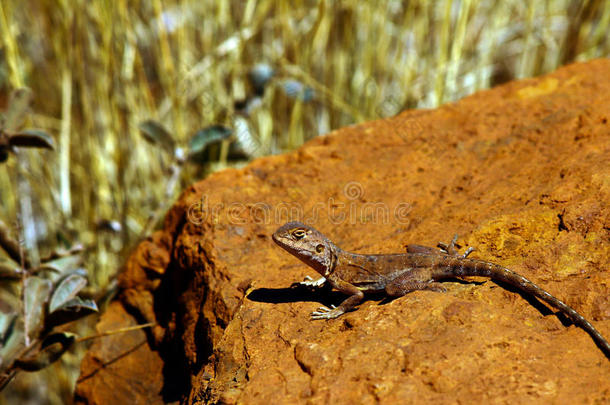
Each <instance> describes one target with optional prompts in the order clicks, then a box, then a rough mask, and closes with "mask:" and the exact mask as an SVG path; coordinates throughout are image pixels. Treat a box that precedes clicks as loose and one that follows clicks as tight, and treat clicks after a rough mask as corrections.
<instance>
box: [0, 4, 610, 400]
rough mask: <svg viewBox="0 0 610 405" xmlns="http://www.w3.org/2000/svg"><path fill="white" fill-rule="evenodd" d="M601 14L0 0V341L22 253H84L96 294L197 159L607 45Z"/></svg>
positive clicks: (18, 383)
mask: <svg viewBox="0 0 610 405" xmlns="http://www.w3.org/2000/svg"><path fill="white" fill-rule="evenodd" d="M609 23H610V5H608V2H607V1H604V0H599V1H596V0H591V1H574V0H547V1H539V2H536V1H529V2H528V1H520V0H505V1H492V0H461V1H460V0H441V1H423V0H419V1H393V0H387V1H375V2H363V1H356V0H353V1H351V0H345V1H307V0H301V1H290V2H289V1H284V0H276V1H270V0H258V1H252V0H247V1H235V0H231V1H221V2H217V1H208V0H197V1H196V0H187V1H182V2H178V1H161V0H150V1H137V0H136V1H125V0H118V1H95V2H90V1H85V0H69V1H68V0H56V1H47V0H29V1H27V0H26V1H23V0H2V1H1V2H0V110H1V111H3V112H4V119H3V120H2V127H1V129H2V133H5V134H8V135H6V136H5V139H11V140H12V142H9V143H11V145H12V146H13V147H10V148H9V147H6V146H5V147H4V149H2V142H1V139H2V138H1V136H0V160H1V162H0V236H1V234H2V233H3V232H4V234H10V235H12V237H13V238H14V239H15V240H17V241H18V244H19V246H20V247H21V249H22V250H23V251H25V252H27V254H28V257H29V261H30V262H31V263H30V266H29V267H27V268H26V267H24V266H23V263H15V258H14V257H11V255H10V254H7V253H6V252H4V251H3V250H1V249H0V309H1V310H2V313H3V315H2V316H3V318H0V349H1V348H2V343H6V342H7V341H8V335H7V332H6V331H7V330H8V329H9V328H8V327H5V326H3V325H8V324H11V325H17V326H19V325H21V323H23V321H20V318H21V317H24V316H25V317H27V313H26V312H27V311H26V310H25V309H24V308H27V305H28V304H26V303H24V301H25V300H26V296H27V294H26V293H25V292H24V285H25V280H26V278H28V277H30V276H31V275H32V273H33V271H34V270H32V269H35V270H37V271H38V273H36V274H37V277H40V278H41V279H42V278H49V279H51V280H52V282H53V283H55V284H53V285H54V286H55V287H54V288H55V289H57V283H59V282H60V281H61V280H62V277H64V278H63V279H65V275H66V274H68V273H69V272H71V271H73V270H74V269H75V268H78V269H79V271H80V272H81V273H78V274H84V272H86V273H87V279H88V286H87V287H84V288H83V289H82V291H81V292H80V294H81V296H82V297H84V298H85V299H91V300H94V301H96V302H97V305H98V306H99V307H100V310H101V311H103V309H104V305H105V303H107V301H108V300H109V299H110V298H111V297H112V296H113V294H114V292H115V291H116V275H117V273H118V272H119V270H120V268H121V265H122V264H123V263H124V262H125V259H126V257H127V255H128V253H129V251H130V250H131V249H133V247H134V246H135V244H137V242H138V241H139V240H141V239H142V238H144V237H146V236H147V235H150V233H151V232H152V231H153V230H154V229H155V228H157V227H159V226H160V222H161V221H162V219H163V214H164V213H165V211H166V210H167V209H168V208H169V206H171V204H172V202H173V201H174V200H175V199H176V198H177V196H178V195H179V193H180V191H181V190H182V189H184V188H185V187H186V186H188V185H189V184H191V183H193V182H195V181H197V180H199V179H202V178H203V177H205V176H206V175H208V174H209V173H211V172H214V171H217V170H220V169H223V168H226V167H239V166H243V165H244V164H246V163H247V162H248V161H250V160H251V159H254V158H257V157H260V156H264V155H268V154H277V153H282V152H284V151H288V150H291V149H294V148H296V147H298V146H300V145H301V144H302V143H303V142H305V141H307V140H308V139H310V138H312V137H315V136H317V135H320V134H324V133H327V132H329V131H331V130H333V129H336V128H340V127H343V126H346V125H351V124H354V123H359V122H363V121H366V120H374V119H379V118H385V117H389V116H393V115H395V114H397V113H399V112H400V111H402V110H405V109H412V108H434V107H436V106H438V105H440V104H443V103H447V102H451V101H454V100H458V99H460V98H462V97H464V96H466V95H468V94H471V93H473V92H475V91H476V90H479V89H484V88H489V87H492V86H495V85H498V84H501V83H503V82H506V81H509V80H513V79H518V78H523V77H532V76H537V75H540V74H543V73H546V72H550V71H552V70H555V69H556V68H557V67H559V66H561V65H564V64H567V63H571V62H574V61H585V60H589V59H593V58H599V57H608V56H609V55H610V41H609V39H608V38H609V28H610V24H609ZM17 89H22V90H20V91H17V92H16V90H17ZM28 100H30V101H29V104H28ZM28 106H29V107H28ZM16 110H20V111H17V112H15V111H16ZM18 113H20V114H21V115H22V119H21V120H16V119H15V116H16V115H19V114H18ZM9 118H10V119H9ZM33 129H36V131H33ZM11 134H13V137H12V138H11V137H10V135H11ZM354 141H357V140H354ZM19 146H23V147H19ZM0 239H1V238H0ZM13 256H14V255H13ZM58 257H60V258H61V257H63V258H66V257H69V258H72V259H74V258H76V259H75V261H72V262H70V263H67V264H66V263H64V262H61V263H59V264H57V263H55V262H53V261H57V258H58ZM51 262H53V263H55V264H54V265H53V266H54V268H53V269H52V271H48V273H49V275H45V274H46V273H44V272H42V270H40V269H42V268H49V267H53V266H50V265H49V263H51ZM77 262H78V263H77ZM45 266H46V267H45ZM9 315H10V316H9ZM95 319H96V316H95V315H93V316H90V317H87V318H84V319H82V320H80V321H79V322H74V323H73V324H71V325H68V326H69V328H68V329H69V330H71V331H73V332H76V333H78V334H79V335H80V336H86V335H91V334H93V333H94V330H93V326H94V324H95ZM11 322H13V323H11ZM19 322H21V323H19ZM25 324H27V320H26V321H25ZM3 328H4V329H3ZM26 332H27V331H26ZM3 334H4V335H3ZM26 335H27V333H26ZM3 339H4V341H3ZM85 349H86V345H85V344H78V345H74V346H73V347H72V348H71V349H70V350H69V351H67V352H66V353H65V354H64V355H63V356H62V357H61V359H60V360H59V361H58V362H56V363H54V364H52V365H50V366H48V367H46V368H44V369H43V370H42V371H38V372H35V373H26V372H20V373H18V374H17V375H16V377H15V378H14V379H13V381H11V382H10V383H9V384H8V386H7V387H6V388H5V389H4V390H3V391H2V392H1V393H0V403H24V404H27V403H32V404H47V403H48V404H59V403H66V402H70V401H71V398H72V392H73V389H74V385H75V382H76V379H77V378H78V371H79V362H80V359H81V358H82V355H83V353H84V350H85ZM0 353H2V352H0ZM5 354H6V353H5ZM0 360H1V359H0ZM6 362H7V359H6V358H5V360H4V363H5V364H6ZM1 363H2V361H0V365H1Z"/></svg>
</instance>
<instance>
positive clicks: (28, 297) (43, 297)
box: [23, 276, 52, 339]
mask: <svg viewBox="0 0 610 405" xmlns="http://www.w3.org/2000/svg"><path fill="white" fill-rule="evenodd" d="M51 287H52V285H51V282H50V281H49V280H46V279H44V278H40V277H36V276H31V277H28V278H26V279H25V283H24V290H23V301H24V303H23V305H24V313H25V330H26V331H27V335H28V338H29V339H35V338H36V337H37V336H38V333H39V332H40V331H41V330H42V328H43V326H44V317H45V311H44V310H45V307H46V305H45V304H46V302H47V300H48V299H49V294H50V292H51Z"/></svg>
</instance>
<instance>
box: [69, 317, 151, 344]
mask: <svg viewBox="0 0 610 405" xmlns="http://www.w3.org/2000/svg"><path fill="white" fill-rule="evenodd" d="M156 324H157V323H156V322H149V323H145V324H142V325H135V326H129V327H127V328H120V329H114V330H109V331H106V332H102V333H99V334H97V335H91V336H84V337H82V338H78V339H76V341H75V343H80V342H86V341H87V340H91V339H97V338H101V337H104V336H110V335H116V334H119V333H125V332H131V331H132V330H138V329H144V328H150V327H152V326H155V325H156Z"/></svg>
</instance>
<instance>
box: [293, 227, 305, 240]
mask: <svg viewBox="0 0 610 405" xmlns="http://www.w3.org/2000/svg"><path fill="white" fill-rule="evenodd" d="M292 236H294V238H295V239H297V240H298V239H303V237H305V231H304V230H302V229H297V230H295V231H293V232H292Z"/></svg>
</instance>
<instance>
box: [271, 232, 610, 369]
mask: <svg viewBox="0 0 610 405" xmlns="http://www.w3.org/2000/svg"><path fill="white" fill-rule="evenodd" d="M456 239H457V235H456V237H455V238H454V239H453V240H452V241H451V243H450V244H449V245H445V244H440V243H439V247H440V248H441V249H440V250H439V249H435V248H430V247H426V246H420V245H409V246H407V253H397V254H385V255H363V254H356V253H350V252H346V251H344V250H342V249H340V248H339V247H338V246H336V245H335V244H334V243H332V242H331V241H330V240H329V239H328V238H326V237H325V236H324V235H322V234H321V233H320V232H318V231H317V230H316V229H314V228H312V227H310V226H307V225H305V224H302V223H300V222H288V223H287V224H284V225H282V226H281V227H280V228H279V229H278V230H277V231H275V233H274V234H273V240H274V241H275V243H277V244H278V245H279V246H280V247H282V248H283V249H284V250H286V251H288V252H289V253H291V254H292V255H294V256H296V257H297V258H299V259H300V260H301V261H303V262H304V263H305V264H307V265H308V266H310V267H311V268H313V269H314V270H315V271H317V272H318V273H320V275H322V278H320V279H318V280H311V279H309V280H308V281H304V282H302V283H301V284H302V285H306V286H311V287H320V286H322V285H324V284H326V283H329V284H330V285H331V286H332V287H333V288H335V289H337V290H338V291H341V292H342V293H344V294H347V295H348V298H346V299H345V300H344V301H343V302H342V303H341V304H340V305H339V306H338V307H333V308H326V307H320V308H318V310H317V311H314V312H312V314H311V317H312V319H332V318H337V317H339V316H341V315H343V314H344V313H345V312H347V311H350V310H352V309H353V308H355V307H356V306H357V305H358V304H359V303H360V301H362V299H363V298H364V293H365V292H385V293H386V294H387V295H388V296H391V297H400V296H403V295H405V294H407V293H409V292H411V291H415V290H424V289H427V290H434V291H445V288H444V287H442V285H441V283H438V282H437V281H438V280H443V279H447V278H455V277H466V276H480V277H488V278H490V279H492V280H496V281H501V282H504V283H507V284H510V285H512V286H514V287H516V288H518V289H520V290H521V291H524V292H526V293H528V294H531V295H533V296H535V297H537V298H539V299H541V300H542V301H544V302H546V303H547V304H549V305H550V306H552V307H553V308H556V309H558V310H559V311H560V312H562V313H563V314H565V315H566V316H568V317H569V318H570V319H571V320H572V321H573V322H574V324H576V325H578V326H580V327H581V328H582V329H584V330H585V331H586V332H587V333H588V334H589V335H591V337H592V338H593V340H594V341H595V343H596V344H597V345H598V346H599V348H600V349H601V350H602V352H604V354H605V355H606V357H607V358H608V359H610V343H608V341H607V340H606V339H604V337H603V336H602V335H601V333H599V331H598V330H597V329H595V328H594V327H593V325H591V323H590V322H589V321H587V320H586V319H585V318H584V317H583V316H582V315H580V314H579V313H578V312H576V311H575V310H574V309H573V308H571V307H570V306H568V305H566V304H565V303H563V302H562V301H560V300H559V299H557V298H555V297H553V296H552V295H551V294H549V293H548V292H546V291H545V290H543V289H542V288H540V287H538V286H537V285H536V284H534V283H532V282H531V281H529V280H528V279H526V278H525V277H523V276H520V275H519V274H517V273H515V272H513V271H511V270H509V269H507V268H504V267H502V266H499V265H497V264H493V263H489V262H485V261H483V260H477V259H470V258H468V255H469V254H470V253H471V252H472V250H473V249H472V248H470V249H469V250H468V251H467V252H466V253H464V254H463V255H460V254H458V252H457V250H456V248H455V242H456Z"/></svg>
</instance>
